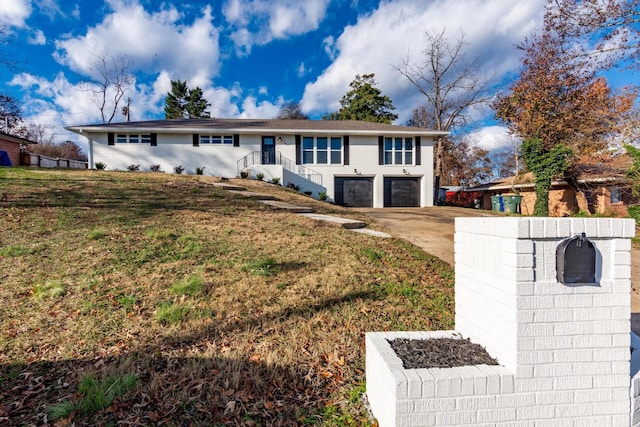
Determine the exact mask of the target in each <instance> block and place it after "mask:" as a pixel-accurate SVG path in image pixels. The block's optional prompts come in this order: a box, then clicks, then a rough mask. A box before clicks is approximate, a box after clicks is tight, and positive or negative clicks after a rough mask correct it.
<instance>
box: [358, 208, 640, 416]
mask: <svg viewBox="0 0 640 427" xmlns="http://www.w3.org/2000/svg"><path fill="white" fill-rule="evenodd" d="M581 233H585V235H586V238H587V239H588V240H589V241H590V242H591V243H593V247H594V248H595V256H594V261H595V280H594V282H595V283H590V284H569V285H564V284H562V283H559V281H558V277H557V274H558V271H557V270H558V269H557V268H556V258H557V257H556V248H557V247H558V245H559V244H560V243H561V242H563V241H564V239H567V238H571V237H573V236H576V235H580V234H581ZM634 234H635V222H634V221H633V220H630V219H608V218H607V219H602V218H586V219H585V218H520V217H507V218H503V217H501V218H456V234H455V252H456V255H455V261H456V265H455V275H456V285H455V299H456V316H455V320H456V330H455V331H439V332H391V333H380V332H374V333H368V334H367V338H366V376H367V396H368V399H369V403H370V405H371V410H372V412H373V414H374V416H375V417H376V418H377V419H378V421H379V423H380V426H381V427H387V426H445V425H446V426H452V425H473V426H581V427H582V426H597V427H602V426H612V427H618V426H629V425H634V426H635V425H636V424H637V423H638V422H639V421H640V416H639V415H640V397H639V396H640V390H638V389H637V388H640V379H634V389H633V390H630V385H631V381H630V380H631V378H630V374H631V371H630V369H631V368H630V348H629V346H630V332H631V331H630V313H631V308H630V290H631V280H630V277H631V268H630V266H631V256H630V250H631V241H630V238H631V237H633V236H634ZM563 243H564V242H563ZM459 336H462V337H464V338H470V339H471V341H472V342H474V343H477V344H480V345H482V346H483V347H485V348H486V349H487V351H488V352H489V354H490V355H491V356H493V357H495V358H496V359H497V360H498V362H499V363H500V366H487V365H479V366H464V367H458V368H429V369H404V368H403V366H402V362H401V361H400V359H399V358H398V356H396V354H395V352H394V351H393V349H391V346H390V344H389V341H388V340H393V339H395V338H410V339H428V338H437V337H453V338H455V337H459ZM634 355H635V354H634ZM636 385H637V386H638V387H636ZM632 412H633V414H632ZM633 415H635V416H633Z"/></svg>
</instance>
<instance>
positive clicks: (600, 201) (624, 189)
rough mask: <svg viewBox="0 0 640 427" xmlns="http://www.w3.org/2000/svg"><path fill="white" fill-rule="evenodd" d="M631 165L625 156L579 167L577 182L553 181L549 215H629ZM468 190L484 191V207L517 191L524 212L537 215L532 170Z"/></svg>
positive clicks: (489, 206)
mask: <svg viewBox="0 0 640 427" xmlns="http://www.w3.org/2000/svg"><path fill="white" fill-rule="evenodd" d="M630 165H631V160H630V159H629V157H628V156H626V155H621V156H616V157H612V158H610V159H608V160H607V162H601V163H597V162H596V163H591V164H579V165H577V166H575V173H576V180H575V183H574V185H571V184H570V183H569V182H567V181H565V180H556V181H553V183H552V186H551V191H549V216H556V217H560V216H569V215H572V214H575V213H578V212H579V211H584V212H589V213H591V214H606V215H609V214H614V215H620V216H627V215H628V212H627V206H628V205H629V204H631V202H633V200H632V196H631V182H630V180H629V178H627V177H626V171H627V170H628V168H629V166H630ZM578 190H579V191H578ZM467 191H473V192H476V191H481V192H482V193H483V207H484V209H487V210H490V209H491V208H492V203H491V196H496V195H503V196H506V195H513V194H517V195H519V196H522V201H521V202H520V212H521V213H522V214H523V215H533V208H534V205H535V202H536V194H535V177H534V175H533V173H531V172H528V173H523V174H519V175H516V176H512V177H509V178H503V179H501V180H498V181H493V182H488V183H486V184H482V185H478V186H476V187H472V188H469V189H467Z"/></svg>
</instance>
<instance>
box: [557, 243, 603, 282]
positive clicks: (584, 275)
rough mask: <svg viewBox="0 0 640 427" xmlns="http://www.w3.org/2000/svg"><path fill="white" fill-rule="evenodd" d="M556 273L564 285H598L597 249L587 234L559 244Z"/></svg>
mask: <svg viewBox="0 0 640 427" xmlns="http://www.w3.org/2000/svg"><path fill="white" fill-rule="evenodd" d="M556 271H557V275H558V276H557V278H558V282H560V283H562V284H564V285H570V284H595V283H596V248H595V247H594V246H593V243H591V242H590V241H589V239H587V236H586V234H585V233H582V234H576V235H575V236H573V237H570V238H568V239H565V240H562V241H561V242H560V243H558V246H557V247H556Z"/></svg>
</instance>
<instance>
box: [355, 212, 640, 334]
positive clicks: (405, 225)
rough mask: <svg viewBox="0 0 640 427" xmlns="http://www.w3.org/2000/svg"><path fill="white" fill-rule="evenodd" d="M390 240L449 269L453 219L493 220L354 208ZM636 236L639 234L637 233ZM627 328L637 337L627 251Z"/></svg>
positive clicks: (636, 278) (639, 261)
mask: <svg viewBox="0 0 640 427" xmlns="http://www.w3.org/2000/svg"><path fill="white" fill-rule="evenodd" d="M356 210H357V211H359V212H363V213H365V214H367V215H368V216H369V217H371V218H372V219H374V220H375V221H376V222H377V223H378V224H381V225H382V226H384V227H385V228H386V230H385V231H387V232H388V233H389V234H391V235H392V236H393V237H398V238H402V239H405V240H408V241H410V242H411V243H413V244H414V245H416V246H418V247H420V248H422V249H424V250H425V252H428V253H430V254H432V255H435V256H437V257H438V258H440V259H442V260H443V261H445V262H447V263H449V264H450V265H452V266H453V264H454V256H453V234H454V220H455V218H456V217H474V216H475V217H477V216H497V215H501V214H496V213H493V212H491V211H485V210H476V209H463V208H454V207H446V206H439V207H432V208H384V209H369V208H358V209H356ZM639 234H640V233H639ZM631 283H632V287H631V313H632V315H631V327H632V329H633V331H634V332H636V333H637V334H639V335H640V249H638V248H633V249H632V250H631Z"/></svg>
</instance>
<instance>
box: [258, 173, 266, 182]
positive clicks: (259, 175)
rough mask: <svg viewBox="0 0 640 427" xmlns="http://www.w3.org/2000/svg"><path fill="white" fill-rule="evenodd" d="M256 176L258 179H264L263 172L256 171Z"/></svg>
mask: <svg viewBox="0 0 640 427" xmlns="http://www.w3.org/2000/svg"><path fill="white" fill-rule="evenodd" d="M256 178H257V179H258V180H259V181H262V180H263V179H264V174H263V173H262V172H260V173H257V174H256Z"/></svg>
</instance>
